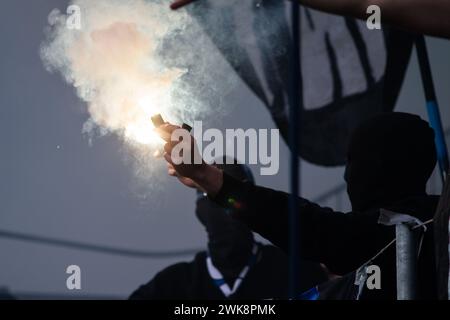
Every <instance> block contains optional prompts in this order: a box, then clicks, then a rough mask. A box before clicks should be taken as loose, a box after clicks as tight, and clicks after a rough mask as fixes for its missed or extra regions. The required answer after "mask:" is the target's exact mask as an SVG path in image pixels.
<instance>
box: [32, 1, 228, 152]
mask: <svg viewBox="0 0 450 320" xmlns="http://www.w3.org/2000/svg"><path fill="white" fill-rule="evenodd" d="M71 5H72V6H76V7H78V8H80V22H81V23H80V28H78V29H74V28H69V27H68V25H67V22H68V19H70V15H69V16H67V15H65V14H63V13H61V12H59V11H58V10H54V11H53V12H51V13H50V15H49V27H48V29H47V30H46V36H47V38H46V41H45V42H44V43H43V45H42V48H41V57H42V60H43V62H44V64H45V66H46V67H47V69H48V70H49V71H51V72H54V71H58V72H60V73H61V74H62V75H63V77H64V79H65V80H66V81H67V82H68V83H69V84H71V85H73V86H74V87H75V88H76V92H77V94H78V96H79V97H80V98H81V99H82V100H83V101H85V102H87V110H88V112H89V116H90V119H89V120H88V121H87V122H86V123H85V125H84V128H83V132H84V133H86V134H88V135H89V136H90V137H91V138H92V137H94V136H95V135H97V134H98V133H100V134H108V133H115V134H118V135H119V136H120V137H123V138H124V140H125V141H127V142H130V143H131V144H136V145H144V146H155V145H158V144H160V143H161V141H160V140H159V138H158V137H157V136H156V134H155V133H154V132H153V126H152V124H151V122H150V117H151V116H152V115H154V114H156V113H161V114H162V115H163V117H164V118H166V119H167V120H170V121H175V122H181V121H182V120H186V118H185V117H188V119H187V120H188V121H189V120H193V119H195V118H196V117H197V116H198V115H199V114H203V117H204V113H205V112H206V111H207V110H208V107H207V104H208V103H210V102H214V103H217V101H207V100H208V99H209V98H211V97H212V96H213V95H214V96H216V97H217V96H218V95H220V94H218V93H219V92H225V91H226V90H224V87H226V86H227V85H228V86H229V85H230V81H229V80H228V79H222V81H217V79H212V78H213V77H214V73H215V74H216V75H217V74H220V73H221V71H220V70H218V69H220V68H218V66H220V63H218V62H217V61H211V59H214V58H212V57H213V56H214V54H212V53H211V52H210V51H212V50H213V46H212V45H208V44H207V43H206V42H207V41H208V39H207V37H206V36H204V35H202V34H201V31H200V28H199V26H198V25H197V24H196V23H195V22H194V21H193V19H192V18H191V17H190V16H189V15H188V14H187V13H186V12H185V11H184V10H179V11H176V12H173V11H171V10H170V8H169V2H168V1H163V0H155V1H144V0H96V1H92V0H74V1H72V2H71ZM194 40H195V41H194ZM194 42H195V43H196V47H197V49H195V48H193V46H192V45H193V43H194ZM198 55H201V56H202V57H203V58H202V59H198ZM211 64H214V66H215V71H214V72H206V69H207V68H208V69H209V67H210V66H211ZM222 77H223V76H222ZM223 80H225V81H223ZM213 83H221V84H222V87H221V88H220V89H219V88H217V87H215V86H214V85H213ZM205 97H208V98H207V99H205Z"/></svg>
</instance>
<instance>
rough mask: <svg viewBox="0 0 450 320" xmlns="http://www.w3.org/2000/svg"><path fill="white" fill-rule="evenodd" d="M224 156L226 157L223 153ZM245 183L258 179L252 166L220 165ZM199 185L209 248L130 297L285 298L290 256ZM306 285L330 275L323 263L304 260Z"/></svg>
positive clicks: (199, 207)
mask: <svg viewBox="0 0 450 320" xmlns="http://www.w3.org/2000/svg"><path fill="white" fill-rule="evenodd" d="M224 160H225V159H224ZM216 166H217V167H218V168H221V169H223V170H224V171H225V172H227V174H229V175H230V176H232V177H234V178H235V179H237V181H241V182H244V183H250V184H253V176H252V174H251V172H250V170H249V169H248V168H247V167H246V166H244V165H240V164H237V163H236V162H235V163H233V164H227V165H220V164H218V165H216ZM231 211H233V209H223V208H222V207H220V206H219V205H217V204H216V203H214V202H213V201H211V200H210V199H208V198H207V197H206V196H205V195H204V194H203V192H200V191H197V202H196V212H195V213H196V217H197V219H198V220H199V221H200V223H201V224H202V225H203V226H204V227H205V229H206V232H207V234H208V250H207V252H205V251H203V252H199V253H198V254H197V255H196V256H195V258H194V261H192V262H189V263H187V262H183V263H177V264H175V265H172V266H170V267H168V268H166V269H164V270H163V271H161V272H159V273H158V274H157V275H156V276H155V277H154V278H153V279H152V280H151V281H150V282H149V283H147V284H145V285H143V286H141V287H140V288H138V289H137V290H136V291H135V292H134V293H133V294H132V295H131V296H130V299H134V300H166V299H181V300H186V299H188V300H191V299H202V300H206V299H213V300H223V299H268V298H286V297H287V288H288V278H287V270H288V265H287V258H286V256H285V254H284V253H283V252H282V251H281V250H280V249H278V248H276V247H274V246H270V245H262V244H260V243H258V242H256V241H255V239H254V237H253V233H252V231H251V230H250V229H249V228H248V227H247V226H246V225H244V224H243V223H241V222H239V221H237V220H235V219H233V218H232V217H231V216H230V214H231ZM303 269H304V272H303V274H302V279H301V280H302V283H303V288H304V289H306V288H309V287H310V286H313V285H316V284H318V283H319V282H322V281H325V280H326V276H325V273H324V272H323V271H322V269H321V268H320V267H319V265H318V264H313V263H309V262H303Z"/></svg>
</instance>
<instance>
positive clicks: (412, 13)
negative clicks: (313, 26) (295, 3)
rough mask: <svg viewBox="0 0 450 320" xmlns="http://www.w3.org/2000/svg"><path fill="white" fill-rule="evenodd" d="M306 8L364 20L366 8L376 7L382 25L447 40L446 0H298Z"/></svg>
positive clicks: (449, 10)
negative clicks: (378, 9)
mask: <svg viewBox="0 0 450 320" xmlns="http://www.w3.org/2000/svg"><path fill="white" fill-rule="evenodd" d="M299 2H300V3H301V4H303V5H305V6H307V7H310V8H313V9H317V10H320V11H325V12H329V13H334V14H339V15H344V16H351V17H355V18H359V19H365V18H367V13H366V11H367V8H368V7H369V6H370V5H377V6H379V7H380V9H381V19H382V21H383V22H384V23H387V24H391V25H393V26H395V27H398V28H402V29H406V30H408V31H412V32H417V33H423V34H426V35H431V36H438V37H444V38H450V1H449V0H299Z"/></svg>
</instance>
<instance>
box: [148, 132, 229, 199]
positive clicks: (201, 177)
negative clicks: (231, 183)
mask: <svg viewBox="0 0 450 320" xmlns="http://www.w3.org/2000/svg"><path fill="white" fill-rule="evenodd" d="M155 130H156V132H157V133H158V134H159V135H160V137H161V138H162V139H163V140H164V141H166V144H165V145H164V159H166V161H167V169H168V173H169V175H171V176H173V177H177V178H178V180H180V182H181V183H183V184H184V185H185V186H188V187H190V188H197V189H199V190H201V191H203V192H206V193H208V194H209V195H211V196H214V195H216V194H217V193H218V192H219V190H220V188H221V187H222V183H223V174H222V170H220V169H218V168H217V167H215V166H212V165H209V164H207V163H206V162H204V161H203V160H202V161H201V164H195V163H193V162H194V161H191V163H180V164H175V163H174V161H173V159H172V151H173V149H174V148H175V146H177V145H178V144H179V143H181V142H184V144H185V147H184V148H183V152H189V153H190V155H191V159H194V158H195V154H196V153H197V155H198V153H199V150H198V148H197V144H196V142H195V139H194V137H192V136H191V135H189V139H190V141H187V143H186V141H182V140H180V141H172V134H173V133H174V131H175V130H186V129H183V128H182V127H180V126H176V125H172V124H170V123H165V124H163V125H161V126H158V127H157V128H156V129H155ZM186 146H188V147H186ZM189 146H190V147H189Z"/></svg>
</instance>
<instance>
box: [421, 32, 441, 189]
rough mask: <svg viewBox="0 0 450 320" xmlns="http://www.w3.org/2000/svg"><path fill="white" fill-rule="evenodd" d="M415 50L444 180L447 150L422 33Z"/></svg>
mask: <svg viewBox="0 0 450 320" xmlns="http://www.w3.org/2000/svg"><path fill="white" fill-rule="evenodd" d="M416 50H417V58H418V59H419V67H420V73H421V75H422V83H423V87H424V91H425V99H426V103H427V111H428V118H429V120H430V125H431V127H432V128H433V130H434V134H435V143H436V151H437V157H438V162H439V169H440V171H441V177H442V181H445V178H446V176H447V174H448V173H449V170H448V169H449V160H448V159H449V158H448V150H447V144H446V142H445V134H444V130H443V128H442V121H441V115H440V112H439V104H438V101H437V97H436V91H435V88H434V83H433V76H432V73H431V66H430V59H429V57H428V51H427V46H426V43H425V37H424V36H423V35H420V36H418V37H417V39H416Z"/></svg>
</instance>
